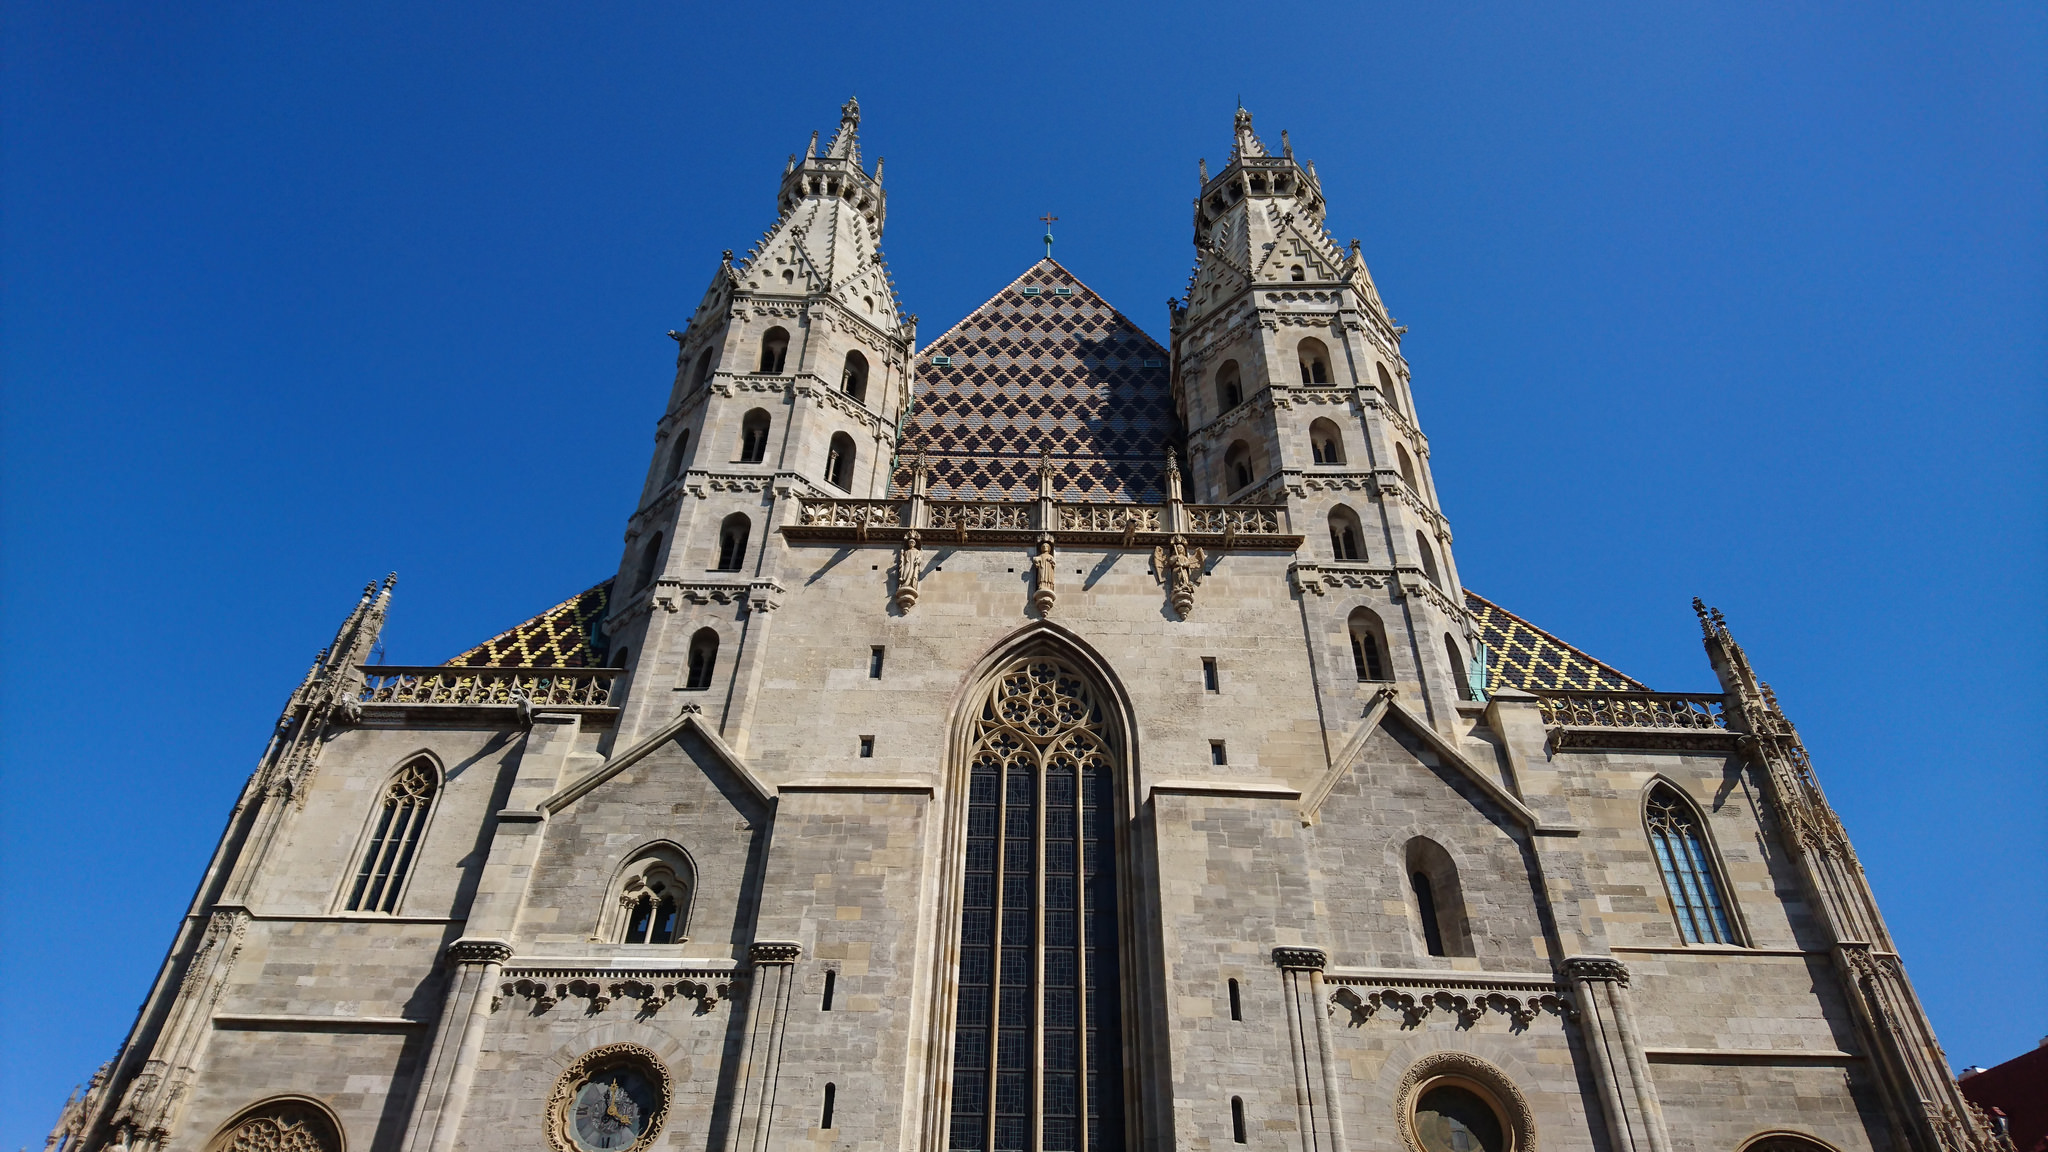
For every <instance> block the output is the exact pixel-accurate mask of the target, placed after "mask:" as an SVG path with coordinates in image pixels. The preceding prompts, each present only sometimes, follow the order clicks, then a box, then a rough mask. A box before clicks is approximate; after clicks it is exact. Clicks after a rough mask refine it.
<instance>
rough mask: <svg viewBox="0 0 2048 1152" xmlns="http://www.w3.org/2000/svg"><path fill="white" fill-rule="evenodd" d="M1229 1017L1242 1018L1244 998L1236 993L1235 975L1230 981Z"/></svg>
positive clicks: (1233, 1018)
mask: <svg viewBox="0 0 2048 1152" xmlns="http://www.w3.org/2000/svg"><path fill="white" fill-rule="evenodd" d="M1230 1018H1231V1019H1232V1020H1243V1019H1244V1000H1243V999H1242V998H1241V997H1240V996H1239V994H1238V990H1237V980H1236V978H1235V977H1233V978H1232V979H1231V981H1230Z"/></svg>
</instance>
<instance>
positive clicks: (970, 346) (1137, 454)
mask: <svg viewBox="0 0 2048 1152" xmlns="http://www.w3.org/2000/svg"><path fill="white" fill-rule="evenodd" d="M1026 289H1037V291H1036V292H1034V293H1027V291H1026ZM1062 290H1064V291H1065V292H1066V293H1068V294H1066V295H1062V294H1061V292H1062ZM1166 363H1167V355H1166V350H1165V349H1164V348H1161V347H1160V346H1159V344H1158V343H1157V342H1155V341H1154V340H1153V339H1152V338H1151V337H1150V336H1147V335H1145V333H1144V332H1143V331H1142V330H1141V329H1139V327H1138V326H1137V325H1136V324H1134V323H1132V322H1131V321H1130V320H1129V319H1127V318H1126V317H1125V316H1124V315H1123V314H1122V313H1120V312H1118V311H1117V310H1116V309H1115V308H1112V307H1110V305H1109V303H1108V302H1107V301H1105V300H1103V299H1102V297H1100V296H1098V295H1096V294H1095V291H1094V290H1093V289H1091V288H1089V287H1088V286H1087V285H1085V284H1083V283H1081V282H1080V281H1079V280H1078V279H1076V278H1075V277H1074V274H1073V273H1071V272H1069V271H1067V270H1066V269H1065V268H1064V267H1062V266H1061V265H1060V264H1059V263H1058V262H1056V261H1054V260H1053V259H1051V258H1050V257H1048V258H1046V259H1044V260H1041V261H1039V262H1038V263H1037V264H1034V265H1032V267H1031V269H1030V270H1029V271H1027V272H1025V273H1024V275H1022V276H1019V277H1018V278H1017V279H1016V280H1015V281H1014V282H1012V283H1011V284H1010V286H1009V287H1007V288H1004V289H1003V290H1002V291H1001V292H998V293H996V295H995V297H994V298H993V299H991V300H989V302H988V303H986V304H983V305H982V306H981V307H980V308H978V309H976V310H975V311H974V312H973V313H972V314H971V315H969V316H968V317H967V318H966V319H965V320H962V321H960V323H958V324H955V325H954V326H953V327H952V328H951V329H949V330H947V332H946V333H945V334H944V335H942V336H940V337H939V338H938V339H937V340H934V341H932V343H931V344H930V345H929V346H928V347H926V348H925V349H924V351H923V352H922V353H920V354H919V356H918V359H917V369H916V371H917V394H916V401H915V407H914V409H913V411H912V413H911V416H910V421H909V424H908V426H907V427H906V428H905V429H904V435H903V447H902V449H901V453H900V456H899V461H900V463H901V464H902V465H903V467H901V468H899V469H898V472H897V476H896V488H897V492H898V494H899V495H901V494H903V493H906V492H907V491H908V490H909V483H910V472H909V467H908V465H909V461H910V458H911V457H913V456H915V455H916V454H917V452H918V451H919V450H920V449H922V450H923V452H924V455H925V460H926V463H927V464H928V465H929V466H930V468H931V487H930V489H929V491H930V495H931V496H932V498H933V499H938V500H1029V499H1034V498H1035V497H1036V496H1037V495H1038V480H1037V469H1038V461H1039V458H1040V455H1041V453H1047V452H1049V453H1050V454H1051V456H1052V463H1053V469H1054V477H1055V479H1054V490H1055V491H1056V492H1057V493H1058V494H1059V496H1060V497H1061V498H1062V499H1067V500H1086V501H1102V502H1112V503H1158V502H1160V501H1162V500H1164V499H1165V494H1164V492H1163V491H1162V489H1161V484H1162V471H1163V468H1164V464H1165V455H1166V446H1167V445H1168V444H1169V443H1170V442H1171V441H1172V438H1173V435H1174V431H1175V418H1174V407H1173V391H1172V387H1171V385H1170V383H1169V380H1168V375H1167V368H1166Z"/></svg>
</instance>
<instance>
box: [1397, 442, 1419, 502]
mask: <svg viewBox="0 0 2048 1152" xmlns="http://www.w3.org/2000/svg"><path fill="white" fill-rule="evenodd" d="M1394 454H1395V456H1396V457H1397V458H1398V459H1399V460H1400V461H1401V479H1402V480H1403V481H1404V482H1406V483H1407V485H1408V487H1409V489H1410V490H1412V491H1413V492H1414V493H1415V494H1416V495H1417V496H1420V495H1422V485H1420V484H1417V483H1416V482H1415V458H1414V457H1413V456H1410V455H1408V446H1407V445H1406V444H1396V445H1394Z"/></svg>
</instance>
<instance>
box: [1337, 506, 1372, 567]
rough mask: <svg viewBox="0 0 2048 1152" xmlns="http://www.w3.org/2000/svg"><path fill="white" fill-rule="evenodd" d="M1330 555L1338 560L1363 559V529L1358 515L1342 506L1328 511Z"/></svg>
mask: <svg viewBox="0 0 2048 1152" xmlns="http://www.w3.org/2000/svg"><path fill="white" fill-rule="evenodd" d="M1330 555H1331V556H1332V557H1334V558H1336V559H1338V560H1363V559H1365V529H1364V528H1363V527H1361V526H1360V525H1359V523H1358V513H1356V512H1353V511H1352V510H1351V509H1349V508H1347V507H1345V506H1344V505H1342V504H1339V505H1337V506H1336V507H1335V508H1332V509H1330Z"/></svg>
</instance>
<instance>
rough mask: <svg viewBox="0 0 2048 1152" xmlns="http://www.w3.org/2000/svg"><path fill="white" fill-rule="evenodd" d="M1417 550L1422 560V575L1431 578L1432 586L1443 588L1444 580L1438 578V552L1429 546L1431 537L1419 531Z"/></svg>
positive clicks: (1416, 536) (1416, 543)
mask: <svg viewBox="0 0 2048 1152" xmlns="http://www.w3.org/2000/svg"><path fill="white" fill-rule="evenodd" d="M1415 550H1416V551H1417V552H1418V553H1420V555H1421V558H1422V574H1423V575H1424V576H1427V577H1429V582H1430V583H1431V584H1434V585H1436V586H1437V587H1439V588H1441V587H1443V586H1444V582H1443V578H1442V577H1440V576H1438V575H1437V571H1436V552H1435V551H1434V550H1432V549H1431V548H1430V546H1429V537H1427V536H1424V535H1423V534H1422V532H1421V531H1420V530H1419V529H1418V530H1417V531H1416V533H1415Z"/></svg>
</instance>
